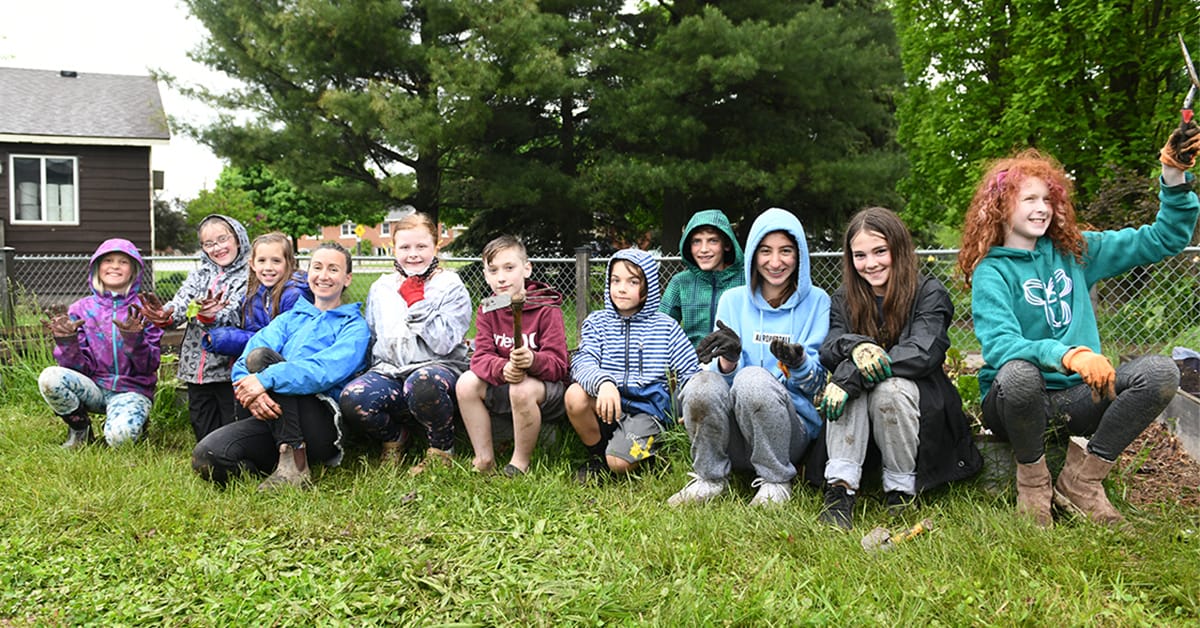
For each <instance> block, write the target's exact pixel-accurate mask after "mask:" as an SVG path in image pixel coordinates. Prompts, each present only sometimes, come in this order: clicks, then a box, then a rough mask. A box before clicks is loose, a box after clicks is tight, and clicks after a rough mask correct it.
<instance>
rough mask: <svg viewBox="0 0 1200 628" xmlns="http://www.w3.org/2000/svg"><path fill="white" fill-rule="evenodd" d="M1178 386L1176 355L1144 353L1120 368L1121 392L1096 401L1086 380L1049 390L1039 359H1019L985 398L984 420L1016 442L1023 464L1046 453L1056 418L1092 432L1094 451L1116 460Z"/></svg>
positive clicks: (1072, 429) (998, 375)
mask: <svg viewBox="0 0 1200 628" xmlns="http://www.w3.org/2000/svg"><path fill="white" fill-rule="evenodd" d="M1178 387H1179V368H1178V367H1177V366H1175V362H1174V361H1173V360H1171V358H1169V357H1167V356H1162V355H1149V356H1143V357H1140V358H1137V359H1135V360H1131V361H1129V362H1125V363H1124V364H1122V365H1121V366H1120V367H1118V368H1117V381H1116V391H1117V398H1116V399H1115V400H1111V401H1110V400H1107V399H1101V400H1100V401H1099V403H1096V402H1094V401H1092V390H1091V389H1090V388H1088V387H1087V386H1086V385H1084V384H1080V385H1078V386H1074V387H1072V388H1066V389H1062V390H1046V381H1045V379H1044V378H1043V377H1042V372H1041V370H1040V369H1039V368H1038V367H1037V366H1036V365H1035V364H1033V363H1031V362H1026V361H1024V360H1013V361H1011V362H1007V363H1005V364H1004V366H1001V367H1000V371H999V372H998V373H996V380H995V381H994V382H992V387H991V389H990V390H989V391H988V394H987V397H986V398H985V399H984V400H983V423H984V425H986V426H987V427H988V429H990V430H992V432H994V433H995V434H996V435H997V436H999V437H1000V438H1002V439H1005V440H1007V441H1009V442H1010V443H1012V448H1013V454H1014V455H1015V456H1016V459H1017V462H1020V463H1022V464H1029V463H1032V462H1037V460H1038V458H1041V457H1042V454H1044V453H1045V440H1044V439H1045V433H1046V428H1047V427H1048V425H1049V422H1050V420H1051V419H1053V420H1054V421H1055V423H1056V424H1057V425H1061V426H1065V427H1066V428H1067V431H1069V432H1070V433H1071V434H1072V435H1075V436H1088V437H1090V441H1089V442H1088V452H1089V453H1091V454H1094V455H1096V456H1099V457H1100V458H1103V459H1104V460H1107V461H1109V462H1113V461H1116V459H1117V457H1118V456H1120V455H1121V452H1122V451H1124V450H1125V448H1126V447H1128V446H1129V443H1132V442H1133V440H1134V439H1135V438H1137V437H1138V435H1139V434H1141V433H1142V431H1143V430H1145V429H1146V426H1148V425H1150V423H1151V422H1152V421H1154V417H1156V416H1158V414H1159V413H1160V412H1162V411H1163V409H1164V408H1166V407H1167V404H1168V403H1170V402H1171V398H1172V397H1173V396H1174V395H1175V389H1176V388H1178Z"/></svg>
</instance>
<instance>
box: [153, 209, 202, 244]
mask: <svg viewBox="0 0 1200 628" xmlns="http://www.w3.org/2000/svg"><path fill="white" fill-rule="evenodd" d="M185 207H186V206H185V205H184V203H182V202H181V201H180V200H179V199H175V200H174V203H171V202H168V201H165V200H161V199H155V201H154V249H155V252H160V251H172V252H183V251H194V250H195V249H196V232H195V230H193V229H192V228H191V227H190V226H189V225H188V217H187V211H186V208H185Z"/></svg>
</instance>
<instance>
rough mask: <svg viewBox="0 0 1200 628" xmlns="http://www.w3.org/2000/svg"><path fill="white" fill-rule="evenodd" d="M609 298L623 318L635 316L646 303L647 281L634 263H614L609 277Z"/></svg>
mask: <svg viewBox="0 0 1200 628" xmlns="http://www.w3.org/2000/svg"><path fill="white" fill-rule="evenodd" d="M608 298H609V299H610V300H611V301H612V304H613V309H615V310H616V311H617V314H620V315H621V316H633V315H634V314H636V313H637V312H638V310H641V309H642V304H643V303H645V302H646V280H645V278H644V277H643V275H642V272H641V269H640V268H638V267H637V266H636V265H635V264H633V262H629V261H627V260H617V261H615V262H613V264H612V269H611V271H610V273H609V275H608Z"/></svg>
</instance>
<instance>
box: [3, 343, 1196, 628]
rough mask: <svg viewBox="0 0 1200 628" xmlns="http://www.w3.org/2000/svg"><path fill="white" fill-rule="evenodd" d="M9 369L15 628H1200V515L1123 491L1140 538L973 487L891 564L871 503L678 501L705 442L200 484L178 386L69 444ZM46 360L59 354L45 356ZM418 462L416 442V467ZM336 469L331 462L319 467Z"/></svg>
mask: <svg viewBox="0 0 1200 628" xmlns="http://www.w3.org/2000/svg"><path fill="white" fill-rule="evenodd" d="M44 358H45V356H44V355H42V356H39V357H37V358H36V359H34V360H24V361H16V362H10V363H8V364H4V365H2V366H0V374H2V375H3V378H4V386H3V390H0V512H3V513H4V514H3V516H0V624H3V625H62V624H93V625H134V624H152V623H166V624H171V625H181V624H187V625H306V626H307V625H318V624H319V625H355V626H359V625H478V626H490V625H519V626H525V625H555V626H557V625H576V624H582V625H601V624H623V625H624V624H654V625H672V626H673V625H809V624H834V625H904V626H910V625H924V624H929V625H1045V624H1055V625H1154V626H1161V625H1195V622H1197V621H1198V620H1200V589H1198V587H1197V586H1196V583H1197V582H1200V533H1198V532H1197V530H1200V513H1198V512H1197V511H1196V510H1194V509H1185V508H1180V507H1178V506H1177V505H1173V504H1161V505H1156V506H1153V507H1147V508H1141V509H1137V508H1133V507H1131V506H1129V505H1128V504H1125V503H1124V502H1123V501H1121V499H1120V496H1121V493H1122V490H1123V487H1122V485H1121V484H1120V476H1119V475H1118V474H1114V483H1113V484H1112V485H1111V486H1110V494H1111V495H1112V496H1113V497H1114V499H1115V500H1116V501H1117V503H1118V506H1119V507H1120V508H1121V509H1122V510H1123V511H1124V512H1125V513H1127V515H1128V516H1129V520H1130V527H1129V528H1128V529H1126V530H1107V529H1101V528H1097V527H1095V526H1092V525H1089V524H1086V523H1084V522H1079V521H1076V520H1072V519H1063V520H1060V522H1059V524H1058V526H1057V527H1056V528H1055V529H1054V530H1052V531H1042V530H1038V529H1036V528H1034V527H1032V526H1031V525H1029V524H1028V523H1026V522H1024V521H1022V520H1018V519H1017V518H1015V517H1014V516H1013V515H1012V510H1013V506H1012V503H1011V496H1007V495H1006V496H1001V497H992V496H991V495H989V494H988V493H987V492H985V491H984V490H982V488H980V487H977V486H974V485H971V484H964V485H959V486H955V487H953V488H951V489H949V490H944V491H940V492H937V493H935V494H933V495H929V496H927V497H926V499H925V500H924V503H923V504H922V506H921V508H920V509H919V511H918V512H916V513H914V514H913V515H912V516H911V517H909V518H908V519H907V520H906V521H904V522H896V523H893V524H892V526H893V527H897V528H898V527H899V526H901V525H902V524H910V523H912V522H913V521H914V520H915V519H917V518H919V517H929V518H931V519H932V520H933V521H934V524H935V530H934V531H933V532H931V533H929V534H927V535H924V536H921V537H917V538H915V539H913V540H911V541H910V542H908V543H907V544H904V545H901V546H899V547H897V548H896V549H894V550H893V551H890V552H879V553H867V552H864V551H863V549H862V548H861V547H860V545H859V541H860V538H861V537H862V535H863V534H865V533H866V532H867V531H868V530H869V529H870V528H871V527H873V526H875V525H879V524H884V523H887V520H886V518H885V515H884V511H883V509H882V508H881V506H880V505H879V504H878V502H877V499H875V497H874V496H871V495H866V496H864V497H863V498H862V499H860V501H859V506H858V508H857V509H856V512H855V516H856V522H857V524H858V528H857V529H856V530H855V531H854V532H853V533H850V534H847V533H842V532H839V531H835V530H833V529H830V528H826V527H823V526H820V525H819V524H818V523H817V522H816V513H817V512H818V509H819V507H820V502H821V498H820V496H819V494H818V493H816V492H815V491H812V490H808V489H798V490H797V492H796V495H795V497H794V499H793V500H792V502H791V503H790V504H788V505H787V506H786V507H782V508H775V509H765V510H763V509H753V508H749V507H748V506H746V505H745V502H746V501H747V499H748V497H749V496H750V494H751V491H750V489H749V487H748V485H747V484H748V479H747V478H739V479H738V481H737V482H735V490H734V492H733V494H732V495H730V496H727V497H724V498H721V499H719V500H718V501H717V502H716V503H713V504H710V505H708V506H705V507H698V508H681V509H671V508H668V507H666V506H665V505H664V501H665V499H666V498H667V497H668V496H669V495H671V494H672V493H673V492H674V491H676V490H678V489H679V488H680V487H681V486H683V484H684V483H685V482H686V480H687V478H686V476H685V473H686V471H688V470H689V468H690V466H689V464H688V452H687V439H686V436H685V435H683V434H682V433H681V432H679V431H674V432H670V433H668V434H667V435H666V444H665V450H664V451H665V458H666V460H667V461H668V463H669V464H666V465H660V466H657V467H655V468H652V469H649V470H647V471H644V472H643V473H642V474H641V477H640V478H639V479H637V480H636V481H624V480H621V481H614V482H611V483H608V484H605V485H603V486H590V487H581V486H578V485H576V484H575V482H574V479H573V474H572V469H573V464H574V463H575V462H577V461H578V458H579V456H580V455H581V453H582V452H581V449H580V448H579V446H578V445H577V443H576V442H575V439H574V437H573V436H571V435H570V434H569V433H567V432H561V433H560V434H559V439H558V444H556V445H553V446H550V447H548V448H547V449H542V450H539V451H538V452H537V454H536V456H535V459H534V465H533V470H532V473H531V474H530V475H529V476H526V477H523V478H519V479H516V480H505V479H502V478H496V477H492V478H487V477H481V476H479V475H478V474H475V473H472V472H470V471H469V470H468V469H469V467H470V462H469V457H468V456H467V455H466V453H467V452H469V447H468V446H466V445H465V444H464V443H462V442H460V445H459V454H460V456H459V459H458V463H457V464H456V466H455V467H454V468H451V469H446V470H436V471H432V472H429V473H428V474H426V475H423V476H420V477H418V478H411V477H409V476H408V475H407V474H406V473H404V472H403V471H400V472H396V471H393V470H391V469H386V468H380V467H379V466H378V464H377V462H376V460H375V458H376V452H375V451H374V450H373V449H372V448H371V447H369V446H365V445H355V446H354V447H352V449H351V451H350V455H349V456H348V457H347V459H346V461H345V463H344V464H343V465H342V466H341V467H339V468H336V469H331V470H326V471H324V472H321V471H319V470H318V473H317V477H316V486H315V488H314V489H313V490H312V491H309V492H304V493H301V492H284V493H280V494H260V493H258V492H256V490H255V487H256V484H257V480H256V479H252V478H248V479H244V480H241V481H238V482H235V483H234V484H232V485H231V486H230V487H228V488H227V489H225V490H219V489H216V488H214V487H212V486H210V485H208V484H206V483H204V482H202V481H200V480H199V479H197V478H196V477H195V476H194V475H193V474H192V472H191V470H190V466H189V460H188V457H189V452H190V448H191V445H192V438H191V435H190V431H189V429H188V427H187V426H186V419H183V418H182V415H181V414H180V413H181V410H180V409H179V407H178V406H177V405H175V404H174V403H172V400H171V399H170V398H169V396H170V395H171V392H168V389H167V388H165V387H164V389H163V390H162V391H160V395H162V396H161V397H160V398H159V399H158V400H157V402H156V405H155V410H154V415H153V424H152V427H151V430H150V433H149V435H148V436H147V438H146V439H144V440H143V441H141V442H139V443H137V444H135V445H133V446H130V447H126V448H122V449H119V450H111V449H108V448H105V447H102V446H91V447H87V448H85V449H83V450H81V451H76V452H68V451H63V450H62V449H60V448H59V446H58V444H59V443H60V442H61V440H62V437H63V436H64V432H65V429H64V428H63V425H62V424H61V422H59V421H58V419H56V418H55V417H53V416H52V415H51V414H50V412H49V410H48V409H47V408H46V407H45V405H44V403H43V402H42V401H41V400H40V397H39V396H38V394H37V391H36V387H35V385H34V380H33V379H32V378H33V377H36V373H37V372H38V371H39V370H40V368H41V366H43V365H44V364H46V363H47V362H46V361H45V360H44ZM38 360H40V361H38ZM410 458H411V460H412V461H415V459H416V458H415V452H414V453H413V454H410ZM318 469H320V468H319V467H318Z"/></svg>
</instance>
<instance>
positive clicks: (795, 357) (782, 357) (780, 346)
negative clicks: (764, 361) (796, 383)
mask: <svg viewBox="0 0 1200 628" xmlns="http://www.w3.org/2000/svg"><path fill="white" fill-rule="evenodd" d="M771 355H773V356H775V358H776V359H777V360H779V370H781V371H783V374H784V375H786V376H788V377H791V371H792V370H793V369H798V368H800V367H802V366H804V361H805V360H807V359H808V356H807V355H806V354H805V353H804V345H803V344H800V343H796V344H792V343H790V342H788V341H786V340H784V339H782V338H776V339H775V340H772V341H771Z"/></svg>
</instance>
